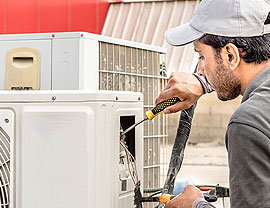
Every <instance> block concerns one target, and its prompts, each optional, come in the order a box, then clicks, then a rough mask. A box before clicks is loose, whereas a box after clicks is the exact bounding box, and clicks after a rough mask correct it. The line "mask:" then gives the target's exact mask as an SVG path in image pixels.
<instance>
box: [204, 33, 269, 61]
mask: <svg viewBox="0 0 270 208" xmlns="http://www.w3.org/2000/svg"><path fill="white" fill-rule="evenodd" d="M200 41H201V42H202V43H204V44H206V45H209V46H211V47H213V48H214V49H215V51H216V53H217V54H219V53H220V51H221V49H222V48H223V47H224V46H226V45H227V44H228V43H232V44H234V45H235V46H236V47H237V48H239V49H240V51H241V52H242V53H241V54H242V55H241V58H243V60H244V61H245V62H247V63H252V62H255V63H258V64H260V63H262V62H264V61H267V60H268V59H270V34H265V35H263V36H256V37H245V38H238V37H237V38H231V37H223V36H217V35H210V34H206V35H204V36H203V37H202V38H200Z"/></svg>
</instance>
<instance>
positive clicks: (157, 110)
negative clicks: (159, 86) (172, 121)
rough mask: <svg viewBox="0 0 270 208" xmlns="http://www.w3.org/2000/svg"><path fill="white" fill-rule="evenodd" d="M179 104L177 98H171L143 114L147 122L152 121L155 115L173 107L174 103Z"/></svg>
mask: <svg viewBox="0 0 270 208" xmlns="http://www.w3.org/2000/svg"><path fill="white" fill-rule="evenodd" d="M178 102H180V99H179V98H178V97H172V98H170V99H168V100H164V101H162V102H161V103H159V104H157V105H156V106H155V107H154V108H152V109H151V110H150V111H147V112H146V113H145V115H146V117H147V118H148V119H149V120H152V119H153V118H155V117H156V116H157V115H159V114H161V113H162V112H163V111H164V109H165V108H167V107H169V106H171V105H174V104H176V103H178Z"/></svg>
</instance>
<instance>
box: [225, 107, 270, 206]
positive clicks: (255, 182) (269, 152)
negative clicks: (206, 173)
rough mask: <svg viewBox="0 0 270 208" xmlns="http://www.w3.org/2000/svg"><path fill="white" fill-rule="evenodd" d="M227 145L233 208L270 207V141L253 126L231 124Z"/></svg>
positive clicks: (227, 135)
mask: <svg viewBox="0 0 270 208" xmlns="http://www.w3.org/2000/svg"><path fill="white" fill-rule="evenodd" d="M268 113H269V112H268ZM226 144H227V149H228V156H229V167H230V200H231V208H239V207H260V208H262V207H263V208H266V207H270V139H269V137H267V136H266V135H265V134H264V133H263V132H262V131H260V130H259V129H257V128H255V127H253V126H251V125H247V124H242V123H230V124H229V126H228V130H227V134H226Z"/></svg>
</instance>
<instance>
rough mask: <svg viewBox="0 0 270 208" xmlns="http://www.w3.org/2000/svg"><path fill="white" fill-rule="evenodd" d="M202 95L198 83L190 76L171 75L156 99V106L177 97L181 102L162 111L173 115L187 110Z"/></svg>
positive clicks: (180, 73)
mask: <svg viewBox="0 0 270 208" xmlns="http://www.w3.org/2000/svg"><path fill="white" fill-rule="evenodd" d="M202 94H203V88H202V85H201V83H200V81H199V80H198V79H197V78H196V77H195V76H194V75H192V74H188V73H184V72H175V73H172V74H171V76H170V78H169V82H168V84H167V86H166V87H165V89H164V90H163V92H162V93H160V95H159V96H158V98H157V99H156V104H157V103H160V102H162V101H163V100H167V99H169V98H172V97H179V99H180V100H181V102H179V103H177V104H175V105H172V106H170V107H168V108H166V109H165V110H164V113H167V114H168V113H175V112H178V111H180V110H183V109H187V108H189V107H190V106H191V105H192V104H193V103H195V102H196V101H197V100H198V99H199V98H200V97H201V96H202Z"/></svg>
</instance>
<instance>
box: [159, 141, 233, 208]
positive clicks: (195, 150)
mask: <svg viewBox="0 0 270 208" xmlns="http://www.w3.org/2000/svg"><path fill="white" fill-rule="evenodd" d="M171 149H172V146H171V145H169V146H168V151H167V152H168V153H169V154H167V156H168V160H167V161H169V158H170V154H171V153H170V152H171ZM165 169H166V168H165ZM165 173H167V170H166V171H165ZM163 176H164V177H165V176H166V174H164V175H163ZM228 176H229V172H228V159H227V151H226V147H225V146H224V145H220V144H218V143H215V142H212V143H199V144H196V145H191V144H189V145H187V147H186V150H185V156H184V161H183V164H182V167H181V170H180V172H179V173H178V176H177V180H179V181H182V180H184V181H185V180H190V179H192V180H193V181H194V183H195V184H196V185H217V184H219V185H220V186H225V187H229V183H228ZM213 204H214V205H215V206H216V207H218V208H229V199H228V198H226V199H225V200H224V203H223V200H222V199H220V200H219V201H218V202H216V203H213Z"/></svg>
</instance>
